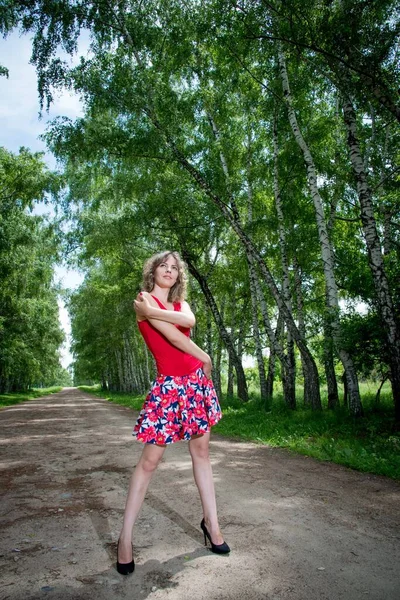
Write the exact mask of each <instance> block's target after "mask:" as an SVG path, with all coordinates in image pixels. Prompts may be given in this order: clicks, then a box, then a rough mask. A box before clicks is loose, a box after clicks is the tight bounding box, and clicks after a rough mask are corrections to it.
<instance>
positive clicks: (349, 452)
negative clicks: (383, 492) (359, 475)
mask: <svg viewBox="0 0 400 600" xmlns="http://www.w3.org/2000/svg"><path fill="white" fill-rule="evenodd" d="M80 389H81V390H83V391H86V392H89V393H93V394H95V395H97V396H99V397H102V398H106V399H107V400H109V401H111V402H115V403H117V404H122V405H123V406H128V407H130V408H133V409H135V410H139V409H140V408H141V407H142V404H143V400H144V397H143V396H133V395H131V394H122V393H116V392H113V393H104V392H102V391H101V389H100V386H91V387H89V386H80ZM221 405H222V410H223V414H224V418H223V419H222V420H221V421H220V422H219V423H218V425H216V426H215V427H214V428H213V431H215V433H218V434H219V435H223V436H227V437H231V438H235V439H238V440H244V441H251V442H256V443H259V444H264V445H267V446H270V447H279V448H288V449H289V450H292V451H293V452H297V453H299V454H304V455H306V456H312V457H314V458H316V459H318V460H322V461H330V462H334V463H336V464H340V465H344V466H346V467H351V468H352V469H356V470H358V471H364V472H369V473H373V474H375V475H385V476H386V477H391V478H392V479H400V433H399V432H398V431H396V430H395V427H394V417H393V401H392V399H391V396H390V394H384V395H382V398H381V403H380V406H379V407H376V406H374V403H373V395H368V394H366V395H365V396H364V397H363V406H364V411H365V416H364V417H362V418H359V419H354V418H353V417H351V416H349V414H348V413H347V411H346V410H345V409H338V410H336V411H328V410H326V409H324V410H322V411H320V412H315V411H311V410H307V409H305V408H301V407H299V408H298V409H297V410H296V411H291V410H289V409H287V408H286V406H285V404H284V401H283V399H282V397H279V396H277V397H276V399H274V404H273V406H272V408H271V410H270V411H269V412H265V411H264V410H263V408H262V407H261V404H260V402H259V400H257V399H253V400H250V401H249V402H247V403H246V404H243V403H242V402H241V401H240V400H238V399H235V398H233V399H229V400H228V399H225V400H222V402H221Z"/></svg>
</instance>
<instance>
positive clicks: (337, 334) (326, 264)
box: [278, 49, 363, 416]
mask: <svg viewBox="0 0 400 600" xmlns="http://www.w3.org/2000/svg"><path fill="white" fill-rule="evenodd" d="M278 60H279V69H280V74H281V79H282V88H283V94H284V98H285V102H286V106H287V109H288V118H289V122H290V126H291V128H292V131H293V135H294V138H295V140H296V142H297V144H298V146H299V148H300V149H301V151H302V153H303V157H304V161H305V164H306V169H307V179H308V186H309V190H310V194H311V197H312V200H313V203H314V208H315V217H316V223H317V230H318V237H319V242H320V247H321V256H322V263H323V269H324V276H325V286H326V298H327V304H328V306H327V323H328V326H329V328H330V329H331V331H332V337H333V340H334V343H335V346H336V349H337V352H338V354H339V357H340V360H341V362H342V364H343V367H344V370H345V373H346V377H347V383H348V390H349V408H350V411H351V413H352V414H353V415H354V416H362V414H363V409H362V404H361V398H360V392H359V387H358V379H357V373H356V370H355V367H354V363H353V360H352V358H351V356H350V354H349V353H348V352H347V350H345V348H344V347H343V344H342V340H341V331H340V319H339V301H338V293H337V285H336V280H335V274H334V261H333V253H332V248H331V244H330V240H329V236H328V230H327V225H326V220H325V214H324V208H323V203H322V199H321V196H320V194H319V191H318V185H317V171H316V168H315V164H314V160H313V157H312V154H311V151H310V149H309V147H308V145H307V143H306V141H305V139H304V137H303V134H302V132H301V130H300V127H299V124H298V122H297V117H296V113H295V111H294V108H293V101H292V96H291V93H290V86H289V78H288V74H287V69H286V60H285V56H284V53H283V51H282V50H281V49H280V50H279V53H278Z"/></svg>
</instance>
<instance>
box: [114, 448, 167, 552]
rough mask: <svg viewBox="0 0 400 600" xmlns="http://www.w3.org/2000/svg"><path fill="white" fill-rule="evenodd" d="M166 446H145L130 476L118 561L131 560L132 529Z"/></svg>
mask: <svg viewBox="0 0 400 600" xmlns="http://www.w3.org/2000/svg"><path fill="white" fill-rule="evenodd" d="M165 448H166V446H157V445H155V444H145V446H144V448H143V452H142V455H141V457H140V459H139V462H138V464H137V465H136V468H135V470H134V472H133V474H132V477H131V480H130V483H129V489H128V495H127V498H126V504H125V513H124V521H123V524H122V529H121V533H120V535H119V547H118V560H119V562H121V563H128V562H130V561H131V560H132V529H133V526H134V524H135V521H136V518H137V516H138V514H139V511H140V508H141V506H142V504H143V500H144V497H145V495H146V492H147V488H148V486H149V483H150V480H151V478H152V475H153V473H154V471H155V470H156V469H157V467H158V464H159V462H160V460H161V459H162V456H163V454H164V450H165Z"/></svg>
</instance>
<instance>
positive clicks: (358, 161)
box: [343, 98, 400, 421]
mask: <svg viewBox="0 0 400 600" xmlns="http://www.w3.org/2000/svg"><path fill="white" fill-rule="evenodd" d="M343 113H344V121H345V124H346V128H347V134H348V145H349V150H350V160H351V164H352V167H353V173H354V176H355V179H356V182H357V193H358V199H359V202H360V207H361V222H362V228H363V233H364V238H365V241H366V244H367V248H368V257H369V265H370V269H371V273H372V277H373V280H374V285H375V291H376V296H377V299H378V303H379V308H380V313H381V316H382V323H383V327H384V329H385V333H386V338H387V341H388V350H389V356H390V370H391V383H392V390H393V399H394V402H395V412H396V419H397V420H398V421H400V331H399V325H398V322H397V319H396V314H395V308H394V304H393V300H392V296H391V293H390V287H389V281H388V279H387V276H386V271H385V265H384V261H383V256H382V250H381V242H380V238H379V234H378V229H377V226H376V221H375V215H374V206H373V202H372V194H371V190H370V188H369V185H368V181H367V175H366V173H365V170H364V164H363V160H362V155H361V150H360V144H359V141H358V137H357V124H356V117H355V112H354V108H353V104H352V102H351V100H350V99H349V98H346V99H345V100H344V103H343Z"/></svg>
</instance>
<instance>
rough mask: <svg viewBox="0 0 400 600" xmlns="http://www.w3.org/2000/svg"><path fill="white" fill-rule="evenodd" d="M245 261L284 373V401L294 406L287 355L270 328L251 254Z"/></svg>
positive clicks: (268, 334)
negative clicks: (286, 384)
mask: <svg viewBox="0 0 400 600" xmlns="http://www.w3.org/2000/svg"><path fill="white" fill-rule="evenodd" d="M247 262H248V265H249V274H250V278H251V279H252V285H253V287H254V289H255V290H256V293H257V296H258V302H259V305H260V310H261V315H262V318H263V323H264V328H265V331H266V333H267V336H268V339H269V341H270V345H271V350H272V349H273V352H274V355H275V356H278V358H279V360H280V363H281V367H282V368H281V370H282V374H285V378H284V380H285V383H286V382H288V386H287V387H285V389H284V398H285V402H286V404H287V405H288V406H289V407H291V408H295V407H296V396H295V395H294V391H295V388H294V386H290V385H289V384H290V378H289V379H287V378H286V373H287V371H288V370H289V369H290V365H289V362H288V360H287V356H286V354H285V352H284V350H283V347H282V345H281V343H280V341H279V338H278V336H277V335H276V333H275V332H274V330H273V329H272V326H271V322H270V320H269V316H268V307H267V304H266V302H265V298H264V295H263V292H262V289H261V286H260V283H259V281H258V278H257V273H256V270H255V267H254V262H253V257H252V256H251V255H248V257H247ZM282 381H283V378H282ZM271 400H272V396H271Z"/></svg>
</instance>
